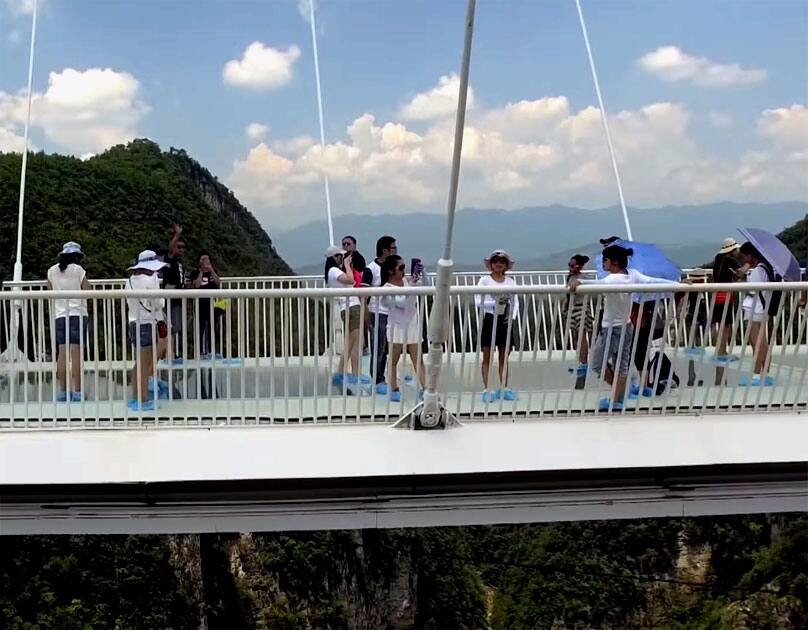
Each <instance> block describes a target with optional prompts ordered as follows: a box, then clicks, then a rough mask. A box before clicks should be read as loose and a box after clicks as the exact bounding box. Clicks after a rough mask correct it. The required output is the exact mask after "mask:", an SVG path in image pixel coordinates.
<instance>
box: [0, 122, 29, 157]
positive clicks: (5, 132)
mask: <svg viewBox="0 0 808 630" xmlns="http://www.w3.org/2000/svg"><path fill="white" fill-rule="evenodd" d="M24 147H25V139H24V138H23V137H22V136H20V135H17V134H16V133H14V132H13V131H12V130H11V129H8V128H6V127H3V126H2V125H0V153H22V150H23V148H24Z"/></svg>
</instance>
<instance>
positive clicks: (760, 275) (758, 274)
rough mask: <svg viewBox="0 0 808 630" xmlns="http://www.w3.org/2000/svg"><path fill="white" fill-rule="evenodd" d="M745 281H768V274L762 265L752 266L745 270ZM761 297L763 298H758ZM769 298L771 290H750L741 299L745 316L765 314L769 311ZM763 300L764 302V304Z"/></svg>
mask: <svg viewBox="0 0 808 630" xmlns="http://www.w3.org/2000/svg"><path fill="white" fill-rule="evenodd" d="M746 281H747V282H768V281H769V274H767V273H766V269H765V268H764V267H763V265H758V266H757V267H753V268H752V269H750V270H749V271H747V272H746ZM761 297H762V298H763V300H761V299H760V298H761ZM771 299H772V292H771V291H762V292H758V291H750V292H749V293H748V294H747V296H746V297H745V298H744V299H743V310H744V313H745V315H746V316H747V318H748V317H749V316H750V315H754V316H756V317H763V316H765V315H766V314H767V313H768V312H769V301H770V300H771ZM763 301H765V302H766V303H765V304H764V303H763Z"/></svg>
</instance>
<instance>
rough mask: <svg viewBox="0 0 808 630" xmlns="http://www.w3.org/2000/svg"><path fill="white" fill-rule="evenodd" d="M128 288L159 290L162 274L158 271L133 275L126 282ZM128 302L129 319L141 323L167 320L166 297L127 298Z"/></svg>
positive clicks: (133, 289) (134, 289)
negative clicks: (158, 273)
mask: <svg viewBox="0 0 808 630" xmlns="http://www.w3.org/2000/svg"><path fill="white" fill-rule="evenodd" d="M126 288H127V289H131V290H132V291H159V290H160V276H158V275H157V274H156V273H155V274H152V275H151V276H147V275H145V274H138V275H133V276H131V277H130V278H129V280H128V281H127V282H126ZM126 304H127V306H128V307H129V321H130V322H140V323H141V324H154V323H156V322H159V321H165V314H164V312H163V311H164V309H165V304H166V301H165V299H164V298H158V297H155V298H139V299H138V298H127V300H126Z"/></svg>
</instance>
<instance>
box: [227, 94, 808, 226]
mask: <svg viewBox="0 0 808 630" xmlns="http://www.w3.org/2000/svg"><path fill="white" fill-rule="evenodd" d="M806 111H808V109H806V107H805V106H804V105H794V106H791V107H786V108H782V109H772V110H767V111H766V112H763V113H762V114H761V116H760V118H759V120H758V122H757V125H758V131H759V136H758V137H759V139H760V142H761V143H762V146H760V147H756V148H755V150H748V151H746V152H745V153H742V154H740V155H737V156H734V157H732V158H719V157H716V156H714V155H712V154H711V153H709V152H708V151H707V150H706V149H704V148H702V147H700V146H699V143H698V142H697V141H696V139H695V136H694V132H693V131H692V129H691V121H692V120H693V118H694V117H695V116H694V114H693V113H692V112H691V111H689V110H688V109H687V108H686V107H684V106H683V105H682V104H679V103H671V102H659V103H651V104H649V105H646V106H645V107H640V108H637V109H632V110H625V111H620V112H616V113H615V114H614V115H613V116H611V117H610V119H609V124H610V128H611V130H612V134H613V139H614V143H615V150H616V153H617V159H618V163H619V166H620V171H621V175H622V179H623V185H624V188H625V191H626V196H627V199H628V201H629V203H631V204H633V205H638V206H658V205H662V204H690V203H706V202H711V201H719V200H726V199H732V200H736V201H772V200H785V199H806V198H808V190H807V189H806V184H805V171H806V167H807V166H808V141H806V138H807V137H808V136H806V135H805V134H806V133H808V131H806V129H808V128H806V122H805V118H804V117H805V116H806ZM520 129H522V130H524V133H523V134H520V133H519V130H520ZM453 131H454V125H453V121H452V120H451V117H449V118H444V119H439V120H435V121H432V122H431V123H429V125H428V126H427V128H426V129H424V130H423V131H419V132H416V131H414V130H412V129H409V128H408V127H407V126H406V125H404V124H402V123H399V122H394V121H379V120H377V119H376V117H375V116H374V115H373V114H371V113H369V112H366V113H363V114H362V115H360V116H358V117H357V118H356V119H355V120H354V121H353V122H352V123H351V124H350V125H348V126H347V128H346V130H345V135H344V136H343V137H342V138H339V139H336V140H335V141H334V142H332V143H330V144H328V145H326V146H325V147H321V146H319V144H317V143H316V142H315V141H314V140H313V139H311V138H304V139H301V138H296V139H291V140H276V141H274V142H273V143H272V145H271V148H269V147H267V146H264V145H259V147H256V148H255V149H253V150H252V151H250V153H249V154H248V156H247V158H246V159H245V160H243V161H239V162H236V164H235V166H234V170H233V172H232V174H231V176H230V177H229V178H228V184H229V185H231V186H232V187H233V188H234V190H235V192H236V194H237V195H238V196H239V197H240V198H244V199H245V200H247V201H248V202H249V204H250V207H251V209H253V210H254V211H255V212H256V213H257V214H258V215H259V216H263V217H265V218H267V219H268V220H271V224H272V225H273V226H278V227H287V226H291V225H294V224H300V223H304V222H306V221H310V220H317V219H321V218H322V217H323V214H322V208H323V205H322V204H323V200H322V183H321V182H322V176H323V175H324V174H327V175H328V176H329V177H330V179H331V183H332V189H331V190H332V198H333V202H334V208H335V211H336V213H337V214H339V213H341V212H357V213H363V212H366V213H367V212H379V211H385V212H402V213H403V212H412V211H416V210H422V211H423V210H427V211H437V210H439V209H440V208H441V207H442V205H443V203H444V202H445V196H446V191H447V187H448V178H449V168H450V161H451V154H452V140H453V138H452V134H453ZM797 139H800V140H799V141H797ZM462 178H463V179H462V182H461V188H460V199H461V202H460V203H461V204H462V205H468V206H477V207H506V208H507V207H521V206H530V205H543V204H551V203H565V204H570V205H577V206H583V207H602V206H606V205H610V204H613V203H615V202H616V199H617V198H616V191H615V184H614V177H613V174H612V168H611V162H610V159H609V154H608V151H607V149H606V142H605V139H604V136H603V130H602V126H601V120H600V112H599V110H598V109H597V108H595V107H591V106H589V107H584V108H583V109H580V110H578V111H572V110H571V109H570V105H569V101H568V100H567V99H566V98H564V97H563V96H554V97H544V98H539V99H535V100H524V101H519V102H518V103H509V104H505V105H503V106H501V107H498V108H493V109H488V110H483V111H477V112H476V113H474V115H472V116H470V118H469V119H468V121H467V127H466V131H465V137H464V142H463V167H462ZM267 213H268V214H267Z"/></svg>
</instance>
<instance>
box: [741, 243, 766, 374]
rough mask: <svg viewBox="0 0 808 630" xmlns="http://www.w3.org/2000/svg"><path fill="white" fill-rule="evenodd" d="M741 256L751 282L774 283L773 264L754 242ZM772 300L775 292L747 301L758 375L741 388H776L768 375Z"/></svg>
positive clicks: (759, 293)
mask: <svg viewBox="0 0 808 630" xmlns="http://www.w3.org/2000/svg"><path fill="white" fill-rule="evenodd" d="M740 253H741V258H742V260H743V263H744V265H745V266H747V267H748V269H749V271H748V272H747V274H746V281H747V282H773V281H774V270H773V269H772V266H771V263H770V262H769V261H768V260H766V258H764V257H763V254H761V253H760V252H759V251H758V249H757V248H756V247H755V246H754V245H753V244H752V243H749V242H746V243H744V244H743V245H741V249H740ZM772 297H773V292H772V291H749V292H748V293H747V294H746V297H745V298H744V299H743V304H742V307H743V318H744V320H745V321H746V322H747V323H748V325H749V343H751V344H752V348H753V350H752V353H753V354H752V356H753V357H754V370H755V373H754V374H753V376H752V380H751V381H749V379H747V378H742V379H741V381H740V383H739V385H752V386H753V387H760V386H761V385H764V386H771V385H774V379H773V378H772V377H771V376H768V375H766V376H764V374H765V373H766V372H768V371H769V342H768V340H767V338H766V335H767V324H768V321H769V312H770V311H769V308H770V306H771V301H772Z"/></svg>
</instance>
